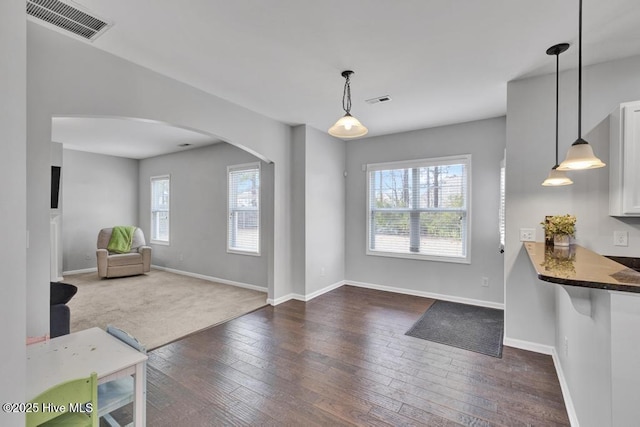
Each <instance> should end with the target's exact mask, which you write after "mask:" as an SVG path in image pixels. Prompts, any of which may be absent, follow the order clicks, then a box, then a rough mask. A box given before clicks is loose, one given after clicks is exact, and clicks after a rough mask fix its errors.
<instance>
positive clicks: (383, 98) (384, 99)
mask: <svg viewBox="0 0 640 427" xmlns="http://www.w3.org/2000/svg"><path fill="white" fill-rule="evenodd" d="M389 101H391V97H390V96H389V95H382V96H378V97H376V98H371V99H366V100H365V101H364V102H366V103H367V104H380V103H381V102H389Z"/></svg>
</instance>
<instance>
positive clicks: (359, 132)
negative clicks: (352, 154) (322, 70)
mask: <svg viewBox="0 0 640 427" xmlns="http://www.w3.org/2000/svg"><path fill="white" fill-rule="evenodd" d="M352 74H353V71H351V70H345V71H343V72H342V73H341V74H340V75H341V76H342V77H344V78H345V81H344V90H343V92H342V109H343V110H344V112H345V115H344V116H342V117H340V119H338V121H337V122H336V124H334V125H333V126H331V128H329V131H328V132H329V135H331V136H335V137H336V138H342V139H350V138H358V137H359V136H364V135H366V134H367V132H369V129H367V128H366V127H365V126H364V125H363V124H362V123H360V120H358V119H356V118H355V117H353V116H352V115H351V75H352Z"/></svg>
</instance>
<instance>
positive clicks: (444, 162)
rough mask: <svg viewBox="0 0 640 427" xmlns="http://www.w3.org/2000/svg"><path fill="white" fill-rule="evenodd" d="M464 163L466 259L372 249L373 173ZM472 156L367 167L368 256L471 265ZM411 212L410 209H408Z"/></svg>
mask: <svg viewBox="0 0 640 427" xmlns="http://www.w3.org/2000/svg"><path fill="white" fill-rule="evenodd" d="M460 163H464V164H465V165H466V169H467V171H466V172H467V174H466V189H467V191H466V193H467V194H466V202H467V206H466V209H464V210H463V211H464V212H466V218H467V223H466V233H465V237H466V239H465V240H466V242H463V244H466V247H465V248H466V253H465V256H464V257H452V256H437V255H426V254H417V253H416V254H413V253H400V252H384V251H378V250H372V249H370V239H371V236H370V232H371V204H370V203H371V176H370V173H371V172H375V171H379V170H391V169H407V168H414V167H415V168H418V167H428V166H445V165H448V164H449V165H451V164H460ZM471 163H472V162H471V154H459V155H454V156H444V157H431V158H424V159H412V160H401V161H394V162H384V163H370V164H367V165H366V167H365V181H366V183H365V186H366V206H365V216H366V221H365V223H366V227H367V228H366V230H365V253H366V255H371V256H381V257H388V258H403V259H414V260H421V261H440V262H450V263H458V264H471V244H472V233H471V224H472V216H471V207H472V189H471V181H472V180H471V172H472V169H471ZM407 209H409V210H411V209H410V208H407Z"/></svg>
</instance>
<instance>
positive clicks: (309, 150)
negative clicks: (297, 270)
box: [305, 126, 346, 295]
mask: <svg viewBox="0 0 640 427" xmlns="http://www.w3.org/2000/svg"><path fill="white" fill-rule="evenodd" d="M306 128H307V132H306V153H305V159H306V175H305V179H306V181H305V192H306V197H305V236H306V241H305V251H306V262H305V270H306V278H305V283H306V289H305V291H306V293H305V295H309V294H312V293H313V292H316V291H319V290H321V289H323V288H326V287H327V286H330V285H333V284H335V283H337V282H341V281H342V280H344V277H345V238H346V236H345V211H346V206H345V202H346V200H345V197H346V191H345V176H344V172H345V167H346V151H345V145H346V143H345V142H344V141H341V140H338V139H335V138H332V137H330V136H329V135H327V134H326V133H325V132H320V131H319V130H316V129H313V128H311V127H309V126H306Z"/></svg>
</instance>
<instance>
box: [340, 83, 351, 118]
mask: <svg viewBox="0 0 640 427" xmlns="http://www.w3.org/2000/svg"><path fill="white" fill-rule="evenodd" d="M349 77H350V74H347V75H346V77H345V79H346V80H345V82H344V91H343V93H342V109H343V110H344V111H345V112H346V113H347V114H351V113H350V111H351V81H350V79H349Z"/></svg>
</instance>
